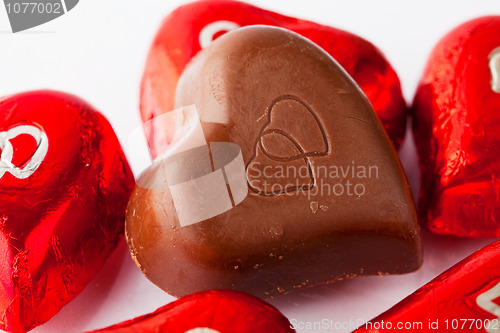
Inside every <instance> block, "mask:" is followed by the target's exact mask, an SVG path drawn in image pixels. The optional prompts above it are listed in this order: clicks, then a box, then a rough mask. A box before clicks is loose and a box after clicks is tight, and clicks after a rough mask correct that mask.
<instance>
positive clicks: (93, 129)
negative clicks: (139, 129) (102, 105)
mask: <svg viewBox="0 0 500 333" xmlns="http://www.w3.org/2000/svg"><path fill="white" fill-rule="evenodd" d="M0 148H1V150H2V152H1V159H0V174H1V175H2V176H1V177H0V253H1V258H0V317H1V320H0V329H2V330H5V331H9V332H26V331H29V330H30V329H32V328H34V327H35V326H37V325H40V324H42V323H44V322H46V321H47V320H49V319H50V318H51V317H52V316H54V315H55V314H56V313H57V312H58V311H59V310H60V309H61V308H62V307H63V306H64V305H65V304H66V303H68V302H69V301H71V300H72V299H73V298H75V297H76V296H77V295H78V294H79V293H80V292H81V291H82V289H83V288H84V287H85V285H86V284H87V283H88V282H89V281H90V280H91V279H92V278H93V277H94V275H95V274H96V273H97V272H98V270H99V269H100V268H101V267H102V265H103V264H104V262H105V261H106V259H107V257H108V255H109V254H110V253H111V252H112V251H113V249H114V248H115V246H116V244H117V242H118V241H119V240H120V239H121V237H122V234H123V220H124V217H125V208H126V205H127V202H128V199H129V195H130V191H131V189H132V187H133V184H134V178H133V175H132V173H131V170H130V168H129V166H128V163H127V161H126V159H125V156H124V154H123V152H122V150H121V147H120V144H119V142H118V139H117V138H116V136H115V134H114V132H113V129H112V128H111V126H110V124H109V123H108V122H107V120H106V119H105V118H104V117H103V116H102V115H101V114H100V113H98V112H97V111H96V110H94V109H93V108H92V107H91V106H90V105H88V104H87V103H86V102H84V101H82V100H80V99H79V98H77V97H75V96H71V95H67V94H64V93H59V92H53V91H34V92H27V93H22V94H17V95H13V96H9V97H5V98H1V99H0Z"/></svg>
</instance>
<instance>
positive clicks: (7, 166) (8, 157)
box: [0, 125, 49, 179]
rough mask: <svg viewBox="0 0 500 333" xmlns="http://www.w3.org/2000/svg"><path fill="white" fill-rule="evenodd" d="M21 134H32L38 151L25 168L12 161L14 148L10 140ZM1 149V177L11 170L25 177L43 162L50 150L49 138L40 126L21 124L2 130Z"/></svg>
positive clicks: (21, 177)
mask: <svg viewBox="0 0 500 333" xmlns="http://www.w3.org/2000/svg"><path fill="white" fill-rule="evenodd" d="M21 134H27V135H31V136H32V137H33V138H34V139H35V141H36V151H35V153H34V154H33V156H31V159H30V161H29V162H28V163H27V164H26V165H25V166H24V167H23V168H20V167H18V166H16V165H14V164H13V163H12V157H13V156H14V148H13V147H12V143H11V142H10V140H12V139H14V138H15V137H17V136H19V135H21ZM0 150H2V153H1V155H0V179H2V177H3V175H4V174H5V173H6V172H9V173H10V174H12V175H13V176H14V177H16V178H18V179H25V178H28V177H29V176H31V175H32V174H33V173H34V172H35V171H36V170H37V169H38V167H39V166H40V164H42V161H43V160H44V158H45V155H47V151H48V150H49V139H48V137H47V134H46V133H45V132H43V131H42V130H41V129H40V128H38V127H35V126H31V125H20V126H17V127H14V128H11V129H10V130H8V131H6V132H0Z"/></svg>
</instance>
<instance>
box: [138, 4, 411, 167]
mask: <svg viewBox="0 0 500 333" xmlns="http://www.w3.org/2000/svg"><path fill="white" fill-rule="evenodd" d="M216 21H230V22H232V23H236V24H238V25H239V26H246V25H254V24H264V25H274V26H279V27H283V28H286V29H289V30H292V31H295V32H297V33H299V34H301V35H303V36H304V37H307V38H309V39H311V40H312V41H313V42H315V43H316V44H318V45H319V46H321V47H322V48H323V49H324V50H325V51H327V52H328V53H329V54H330V55H331V56H332V57H333V58H335V59H336V60H337V61H338V62H339V63H340V65H341V66H342V67H344V69H345V70H346V71H347V72H348V73H349V74H350V75H351V76H352V77H353V78H354V80H355V81H356V82H357V83H358V84H359V86H360V87H361V89H362V90H363V92H364V93H365V94H366V96H367V97H368V99H369V100H370V102H371V103H372V105H373V107H374V109H375V111H376V112H377V114H378V116H379V117H380V119H381V121H382V123H383V125H384V127H385V129H386V130H387V132H388V134H389V136H390V138H391V139H392V141H393V143H394V145H395V146H396V148H397V147H399V145H400V144H401V142H402V141H403V138H404V135H405V131H406V103H405V101H404V99H403V96H402V92H401V86H400V82H399V78H398V76H397V75H396V72H395V71H394V69H393V68H392V67H391V65H390V64H389V62H388V61H387V59H386V58H385V57H384V55H383V54H382V53H381V51H380V50H378V49H377V48H376V47H375V46H374V45H373V44H371V43H370V42H368V41H366V40H364V39H362V38H360V37H358V36H356V35H354V34H351V33H349V32H346V31H343V30H339V29H335V28H331V27H328V26H324V25H320V24H317V23H313V22H309V21H305V20H301V19H296V18H292V17H287V16H283V15H280V14H277V13H274V12H271V11H267V10H263V9H260V8H257V7H254V6H252V5H248V4H246V3H243V2H239V1H228V0H214V1H196V2H193V3H190V4H187V5H184V6H181V7H179V8H177V9H176V10H175V11H173V12H172V13H171V14H170V15H168V16H167V17H166V18H165V20H164V21H163V24H162V26H161V28H160V30H159V31H158V33H157V35H156V38H155V39H154V42H153V44H152V46H151V49H150V52H149V56H148V59H147V63H146V67H145V70H144V75H143V78H142V85H141V105H140V108H141V116H142V119H143V121H144V122H146V121H149V120H151V119H153V118H154V117H157V116H159V115H161V114H163V113H165V112H169V111H171V110H173V109H174V105H175V90H176V87H177V81H178V79H179V76H180V75H181V73H182V72H183V70H184V68H185V67H186V65H187V64H188V62H189V61H190V60H191V58H192V57H193V56H195V55H196V54H197V53H198V51H199V50H200V49H201V46H200V42H199V36H200V32H201V31H202V29H203V28H205V27H206V26H207V25H208V24H210V23H213V22H216ZM224 32H225V31H224V30H221V31H220V32H217V33H215V34H214V37H218V36H220V34H222V33H224ZM159 126H161V128H160V127H159ZM145 130H146V134H147V136H148V138H150V139H151V142H150V146H151V152H152V154H153V156H154V157H156V156H157V155H158V154H159V153H161V152H162V151H164V149H163V148H164V146H165V145H166V144H168V142H165V140H164V134H165V131H166V129H165V125H164V124H161V125H160V124H159V122H157V123H153V124H151V125H149V126H146V127H145ZM155 130H156V131H157V132H160V133H161V135H159V136H156V137H155ZM173 132H174V131H172V135H173Z"/></svg>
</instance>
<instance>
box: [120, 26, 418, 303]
mask: <svg viewBox="0 0 500 333" xmlns="http://www.w3.org/2000/svg"><path fill="white" fill-rule="evenodd" d="M176 103H177V106H178V107H180V106H186V105H191V104H194V105H196V107H197V109H198V112H199V119H200V120H201V124H202V127H203V131H204V134H205V137H206V139H207V141H209V142H210V141H213V142H218V141H222V142H232V143H234V144H237V145H238V146H239V147H240V149H241V153H242V156H243V160H244V163H245V165H247V170H246V174H247V175H253V176H255V172H257V171H256V170H252V169H251V168H252V163H250V162H252V160H253V163H255V162H256V160H257V158H254V157H255V156H257V157H259V154H260V152H262V154H264V152H265V153H266V154H267V156H266V158H267V160H264V159H261V160H259V161H260V162H261V163H264V161H268V163H269V164H267V165H263V166H262V167H265V168H266V169H265V170H266V172H267V174H269V175H271V176H270V177H271V178H272V180H273V181H274V180H275V179H277V178H280V177H285V178H286V179H287V180H289V179H293V180H295V179H297V180H298V181H299V183H300V182H302V181H304V184H307V181H308V180H307V173H306V178H304V179H301V178H300V175H301V170H302V169H303V167H304V165H306V167H305V169H308V167H309V168H310V171H311V172H312V175H313V182H312V187H311V188H308V189H295V190H293V191H287V187H286V186H283V187H281V188H280V187H279V185H280V184H283V183H281V182H274V183H273V184H274V188H272V191H271V195H269V193H263V192H262V191H255V192H254V191H249V195H248V196H247V197H246V198H245V199H244V200H243V201H242V202H241V203H239V204H237V205H234V207H232V208H231V209H229V210H227V211H225V212H224V213H221V214H219V215H217V216H214V217H212V218H208V219H206V220H204V221H200V222H198V223H194V224H190V225H187V226H183V225H182V224H181V223H180V222H179V218H178V216H177V213H176V209H175V208H176V206H175V202H174V201H173V199H172V193H171V190H170V189H169V188H168V187H167V186H164V185H165V184H168V180H167V179H165V177H164V175H165V174H168V173H169V165H171V163H170V162H169V158H168V157H167V158H166V160H165V161H163V160H161V159H157V160H156V162H155V163H154V164H153V165H152V166H151V167H150V168H148V169H147V170H146V171H145V172H144V173H143V174H142V175H141V177H140V178H139V180H138V186H137V187H136V188H135V190H134V192H133V194H132V197H131V201H130V203H129V206H128V209H127V219H126V235H127V240H128V243H129V246H130V248H131V252H132V255H133V258H134V259H135V260H136V262H137V264H138V265H139V267H140V268H141V269H142V271H143V272H144V273H145V274H146V276H147V277H148V278H149V279H151V281H153V282H154V283H156V284H157V285H158V286H160V287H161V288H163V289H164V290H166V291H168V292H170V293H172V294H173V295H179V296H182V295H186V294H190V293H193V292H197V291H200V290H205V289H239V290H243V291H247V292H250V293H252V294H254V295H257V296H261V297H269V296H275V295H279V294H282V293H285V292H290V291H292V290H295V289H300V288H305V287H308V286H314V285H317V284H320V283H326V282H332V281H338V280H342V279H345V278H350V277H355V276H358V275H369V274H391V273H406V272H410V271H413V270H415V269H417V268H418V267H419V266H420V264H421V261H422V253H421V245H420V232H419V226H418V223H417V218H416V213H415V208H414V204H413V201H412V197H411V193H410V189H409V186H408V184H407V182H406V178H405V175H404V173H403V170H402V168H401V165H400V163H399V160H398V158H397V155H396V152H395V150H394V148H393V146H392V145H391V143H390V141H389V139H388V137H387V134H386V133H385V131H384V129H383V127H382V125H381V124H380V122H379V120H378V118H377V116H376V114H375V112H374V111H373V109H372V107H371V105H370V103H369V101H368V100H367V99H366V97H365V96H364V95H363V93H362V92H361V90H360V89H359V88H358V86H357V85H356V84H355V83H354V81H353V80H352V79H351V78H350V77H349V76H348V75H347V74H346V72H345V71H344V70H343V69H342V68H341V67H340V66H339V65H338V64H337V63H336V62H335V60H333V58H332V57H330V55H328V54H327V53H326V52H325V51H323V50H322V49H321V48H319V47H318V46H317V45H315V44H314V43H312V42H311V41H309V40H308V39H306V38H304V37H301V36H300V35H298V34H296V33H294V32H291V31H289V30H286V29H282V28H276V27H270V26H252V27H244V28H241V29H238V30H235V31H232V32H230V33H228V34H225V35H224V36H222V37H220V38H219V39H217V40H216V41H214V42H213V43H212V44H211V45H210V46H208V47H207V48H206V49H204V50H203V51H202V52H200V53H199V54H198V55H197V56H196V57H195V58H193V61H192V63H191V64H190V66H189V67H188V68H186V70H185V71H184V73H183V75H182V77H181V78H180V80H179V86H178V90H177V97H176ZM182 119H183V118H182V117H181V118H180V120H182ZM171 125H173V126H176V125H175V123H174V124H171ZM177 126H180V127H179V130H181V129H182V122H181V121H179V122H178V123H177ZM183 133H186V137H185V138H184V141H185V142H189V141H190V140H194V139H195V136H194V135H193V134H189V132H183ZM263 134H265V135H263ZM268 139H269V140H268ZM256 146H257V147H264V149H262V148H257V152H256ZM259 149H260V151H259ZM256 154H257V155H256ZM167 155H168V151H167ZM304 160H306V161H307V162H304ZM269 161H270V162H269ZM275 162H276V163H275ZM295 162H297V163H295ZM189 163H190V160H187V161H186V162H185V164H186V166H187V164H189ZM280 165H286V167H285V168H281V167H279V166H280ZM289 166H290V167H289ZM177 167H178V168H181V169H182V164H181V165H177ZM186 169H187V168H186ZM280 173H281V174H280ZM283 173H284V175H283V176H282V174H283ZM261 176H262V175H261ZM251 177H252V176H250V177H249V178H250V179H247V180H248V185H249V186H251V184H252V183H253V181H252V180H255V179H262V178H259V177H255V178H253V179H252V178H251ZM262 177H267V176H266V174H264V175H263V176H262ZM228 178H230V177H229V176H228ZM205 184H207V185H205V186H206V187H207V188H205V187H199V186H198V187H192V194H193V196H192V197H193V198H194V197H196V196H197V195H198V194H199V193H208V194H206V195H207V196H209V197H211V198H212V200H213V202H214V204H215V203H216V202H217V193H216V192H215V191H214V192H212V193H210V191H209V189H210V186H211V185H215V184H212V183H205ZM162 185H163V186H162ZM277 185H278V186H277ZM250 189H251V188H250ZM185 194H186V193H185ZM186 197H187V195H186ZM191 207H192V210H193V211H195V210H196V209H198V205H197V202H196V201H192V203H191Z"/></svg>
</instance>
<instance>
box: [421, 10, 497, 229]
mask: <svg viewBox="0 0 500 333" xmlns="http://www.w3.org/2000/svg"><path fill="white" fill-rule="evenodd" d="M499 81H500V16H490V17H482V18H478V19H475V20H472V21H470V22H467V23H465V24H463V25H461V26H459V27H457V28H456V29H454V30H453V31H451V32H450V33H449V34H447V35H446V36H445V37H444V38H443V39H442V40H441V41H440V42H439V43H438V44H437V45H436V47H435V48H434V50H433V51H432V54H431V55H430V58H429V60H428V63H427V66H426V68H425V71H424V74H423V77H422V79H421V82H420V85H419V87H418V90H417V94H416V97H415V101H414V105H413V114H414V117H415V122H414V133H415V134H414V135H415V141H416V145H417V149H418V153H419V156H420V168H421V171H422V186H421V191H420V212H421V217H422V220H423V221H424V223H426V224H427V226H428V227H429V229H430V230H432V231H434V232H436V233H440V234H451V235H457V236H463V237H498V236H500V195H499V194H500V113H499V112H498V111H499V110H500V82H499Z"/></svg>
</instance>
